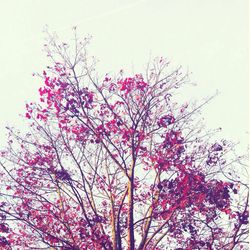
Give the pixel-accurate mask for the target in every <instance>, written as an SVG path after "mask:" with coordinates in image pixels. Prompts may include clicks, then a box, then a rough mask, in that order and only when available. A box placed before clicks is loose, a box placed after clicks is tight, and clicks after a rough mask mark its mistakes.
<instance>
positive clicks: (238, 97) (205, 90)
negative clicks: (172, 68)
mask: <svg viewBox="0 0 250 250" xmlns="http://www.w3.org/2000/svg"><path fill="white" fill-rule="evenodd" d="M247 3H248V1H247V0H241V1H239V0H207V1H205V0H138V1H137V0H126V1H122V0H105V1H103V0H99V1H97V0H74V1H73V0H72V1H66V0H64V1H62V0H53V1H51V0H23V1H20V0H15V1H13V0H12V1H11V0H9V1H3V0H0V10H1V15H0V28H1V39H0V66H1V67H0V68H1V74H0V87H1V88H0V145H1V144H3V141H4V140H5V139H4V137H3V135H4V134H5V126H6V125H7V124H16V125H17V126H18V127H22V126H23V125H22V123H21V122H20V117H19V116H18V114H20V113H23V112H24V104H25V101H33V100H34V99H35V98H36V93H37V89H38V87H39V82H38V81H39V79H34V78H33V77H32V76H31V74H32V72H36V71H39V70H42V69H43V68H45V67H46V63H45V59H46V58H45V55H44V54H43V53H42V45H43V43H44V40H43V38H44V34H43V33H42V30H43V27H44V25H45V24H48V25H49V27H50V30H52V31H57V32H58V33H59V35H61V36H62V37H65V38H72V31H71V28H72V26H75V25H76V26H77V27H78V32H79V34H82V35H86V34H91V35H93V41H92V44H91V51H92V54H93V55H94V56H96V57H97V58H98V59H99V60H100V68H101V69H102V70H103V72H111V71H112V72H116V71H118V70H119V69H121V68H131V67H132V66H133V67H134V69H135V70H137V69H138V70H139V69H141V68H142V66H143V65H144V64H145V63H146V62H147V61H148V59H149V55H150V54H152V55H153V56H164V57H167V58H169V59H170V60H171V61H172V62H173V64H174V65H183V67H184V68H185V69H187V68H188V69H189V70H190V71H192V72H193V74H192V76H191V79H192V80H194V81H195V82H196V83H197V84H198V86H197V87H194V88H190V89H189V90H185V91H188V92H185V94H186V95H187V96H188V97H189V98H192V97H194V98H202V97H205V96H207V95H211V94H213V93H215V91H216V90H219V91H220V95H219V96H218V97H217V98H216V99H214V100H213V102H212V103H210V105H209V106H208V107H207V108H206V110H205V111H204V117H205V119H206V123H207V125H208V127H209V128H215V127H222V128H223V135H225V137H226V138H228V139H233V140H234V141H240V142H241V143H242V144H241V145H242V147H243V148H245V146H246V144H247V141H248V135H247V130H248V13H247V11H248V6H247Z"/></svg>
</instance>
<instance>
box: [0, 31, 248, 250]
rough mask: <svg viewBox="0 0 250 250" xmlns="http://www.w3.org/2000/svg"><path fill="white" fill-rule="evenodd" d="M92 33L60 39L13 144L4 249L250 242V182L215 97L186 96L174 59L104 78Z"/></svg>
mask: <svg viewBox="0 0 250 250" xmlns="http://www.w3.org/2000/svg"><path fill="white" fill-rule="evenodd" d="M88 43H89V38H84V39H79V38H77V36H75V39H74V42H73V46H70V45H68V44H66V43H61V42H59V41H58V40H57V39H56V38H55V37H54V36H53V35H49V36H48V41H47V43H46V44H45V51H46V53H47V56H48V57H49V59H50V61H51V64H50V65H49V66H47V68H46V69H45V70H44V71H43V73H42V74H36V76H38V79H42V82H43V85H42V86H41V87H40V88H39V94H40V99H39V100H37V101H36V102H29V103H27V104H26V113H25V116H24V117H25V119H26V120H27V124H28V131H27V132H24V131H19V130H18V129H14V128H11V127H9V128H8V132H9V137H8V147H7V148H6V149H4V150H2V151H1V160H0V164H1V172H0V174H1V181H0V185H1V190H2V191H1V193H0V247H1V249H62V250H66V249H79V250H80V249H93V250H94V249H107V250H108V249H113V250H121V249H131V250H133V249H138V250H146V249H148V250H149V249H155V250H157V249H158V250H160V249H175V250H181V249H183V250H184V249H185V250H194V249H225V250H229V249H230V250H231V249H247V243H248V242H247V236H248V185H247V183H246V182H245V180H244V179H243V178H242V177H241V173H243V171H245V170H246V166H245V163H244V158H242V157H240V156H235V155H234V151H233V148H234V144H233V143H231V142H230V141H227V140H224V139H223V140H218V139H213V135H214V134H215V133H217V130H212V131H207V130H206V129H205V128H204V126H203V125H204V124H203V122H202V120H201V119H200V112H201V110H202V107H203V105H205V104H207V103H208V101H209V100H210V99H209V98H207V99H205V100H204V102H202V103H200V104H195V103H188V102H185V101H183V103H177V102H176V101H175V98H174V95H175V93H176V92H177V91H181V88H182V86H183V85H185V84H186V83H188V82H190V80H189V76H188V74H187V73H186V72H184V70H183V69H182V68H181V67H179V68H177V69H175V70H171V67H170V63H169V61H167V60H166V59H165V58H162V57H160V58H156V59H155V60H153V61H151V62H149V63H148V65H147V68H146V70H145V72H144V73H140V74H134V75H132V76H126V74H125V73H124V72H123V71H120V72H118V73H117V74H116V75H111V74H106V75H104V76H98V74H97V73H96V71H95V66H96V61H95V60H94V59H93V58H92V57H90V56H89V54H88V50H87V47H88Z"/></svg>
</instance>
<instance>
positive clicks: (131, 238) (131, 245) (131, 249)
mask: <svg viewBox="0 0 250 250" xmlns="http://www.w3.org/2000/svg"><path fill="white" fill-rule="evenodd" d="M131 172H132V173H131V175H130V179H129V183H128V208H129V210H128V250H134V249H135V238H134V187H133V183H134V173H133V170H132V171H131Z"/></svg>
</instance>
